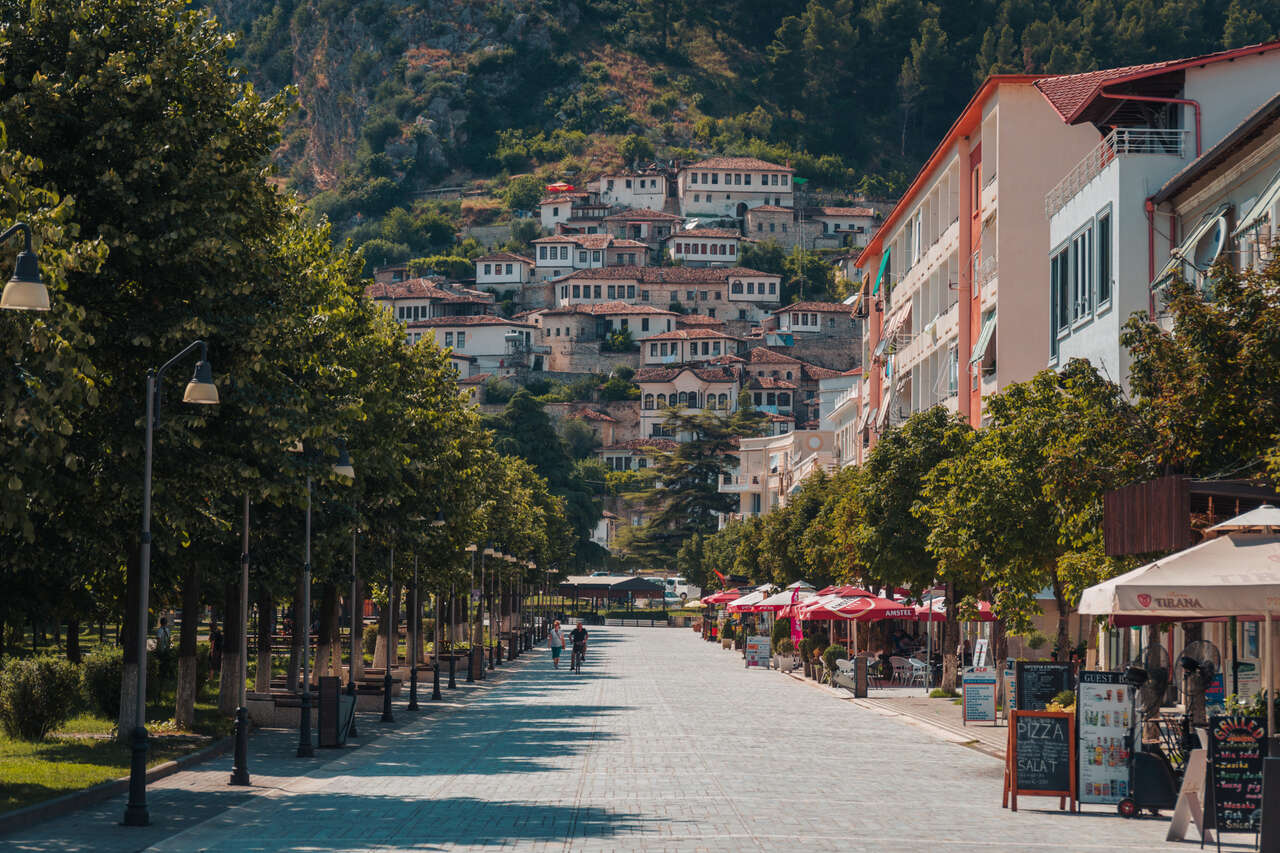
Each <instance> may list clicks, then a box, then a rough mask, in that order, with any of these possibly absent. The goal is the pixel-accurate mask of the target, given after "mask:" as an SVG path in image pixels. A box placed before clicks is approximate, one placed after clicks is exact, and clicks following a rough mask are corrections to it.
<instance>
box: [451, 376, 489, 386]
mask: <svg viewBox="0 0 1280 853" xmlns="http://www.w3.org/2000/svg"><path fill="white" fill-rule="evenodd" d="M492 378H493V374H492V373H477V374H475V375H473V376H468V377H467V378H466V379H459V380H458V384H459V385H483V384H484V383H485V382H487V381H489V380H490V379H492Z"/></svg>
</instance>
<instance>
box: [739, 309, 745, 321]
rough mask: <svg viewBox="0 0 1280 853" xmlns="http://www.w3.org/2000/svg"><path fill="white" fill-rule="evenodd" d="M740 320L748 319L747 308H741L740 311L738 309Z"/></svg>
mask: <svg viewBox="0 0 1280 853" xmlns="http://www.w3.org/2000/svg"><path fill="white" fill-rule="evenodd" d="M738 319H739V320H745V319H747V309H746V308H739V309H738Z"/></svg>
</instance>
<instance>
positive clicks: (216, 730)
mask: <svg viewBox="0 0 1280 853" xmlns="http://www.w3.org/2000/svg"><path fill="white" fill-rule="evenodd" d="M172 713H173V703H172V701H170V702H166V703H160V702H155V703H152V704H150V705H149V706H148V708H147V716H148V718H149V719H151V720H152V722H151V723H150V724H149V725H148V727H147V729H148V732H149V733H150V735H151V750H150V752H149V753H148V754H147V765H148V766H149V767H154V766H155V765H157V764H163V763H164V762H166V761H171V760H173V759H175V758H178V757H180V756H183V755H186V754H187V753H190V752H194V751H195V750H198V749H200V748H202V747H204V746H207V745H208V744H209V743H211V742H212V741H213V740H214V739H215V738H216V737H218V736H221V735H224V734H227V733H229V732H230V730H231V721H229V720H226V719H224V718H222V717H220V716H218V711H217V706H216V705H213V704H205V703H198V704H197V705H196V724H195V726H194V727H193V729H194V730H193V731H179V730H177V729H176V728H175V727H174V726H173V724H172V721H171V720H170V721H168V722H156V720H159V719H160V718H161V717H163V716H165V715H166V714H172ZM114 728H115V721H114V720H107V719H105V718H102V717H96V716H91V715H88V714H85V715H81V716H79V717H76V718H75V719H73V720H70V721H68V723H67V724H66V725H65V726H63V727H62V728H61V729H59V730H58V731H57V732H55V733H54V734H53V735H51V736H50V737H49V739H48V740H46V741H42V742H40V743H27V742H25V741H19V740H10V739H9V738H8V737H7V736H5V735H2V734H0V812H6V811H9V810H11V809H18V808H22V807H23V806H29V805H32V804H33V803H38V802H40V801H41V800H47V799H50V798H52V797H59V796H62V795H63V794H69V793H71V792H72V791H78V790H81V789H83V788H88V787H90V786H91V785H96V784H98V783H99V782H106V781H110V780H112V779H118V778H119V777H121V776H125V775H127V774H128V773H129V758H130V750H129V746H128V745H127V744H121V743H118V742H116V741H115V740H114V739H113V738H112V737H111V736H110V735H111V732H112V730H113V729H114Z"/></svg>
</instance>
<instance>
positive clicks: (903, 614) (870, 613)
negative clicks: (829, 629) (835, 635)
mask: <svg viewBox="0 0 1280 853" xmlns="http://www.w3.org/2000/svg"><path fill="white" fill-rule="evenodd" d="M837 611H838V612H839V613H841V614H842V618H845V619H852V620H853V621H855V622H875V621H878V620H880V619H915V618H916V609H915V608H914V607H912V606H911V605H909V604H902V603H901V602H898V601H894V600H892V599H889V598H880V597H879V596H875V595H867V596H860V597H858V598H852V599H850V600H849V602H848V603H847V604H844V605H841V606H839V607H838V608H837Z"/></svg>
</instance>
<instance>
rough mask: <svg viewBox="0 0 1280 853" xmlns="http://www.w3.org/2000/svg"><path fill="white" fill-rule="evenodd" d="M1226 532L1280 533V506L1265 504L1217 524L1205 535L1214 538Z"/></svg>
mask: <svg viewBox="0 0 1280 853" xmlns="http://www.w3.org/2000/svg"><path fill="white" fill-rule="evenodd" d="M1225 533H1270V534H1280V508H1276V507H1274V506H1272V505H1271V504H1263V505H1262V506H1260V507H1255V508H1254V509H1251V510H1249V511H1248V512H1243V513H1241V514H1240V515H1237V516H1236V517H1235V518H1229V519H1227V520H1226V521H1224V522H1222V523H1221V524H1215V525H1214V526H1213V527H1210V528H1209V529H1208V531H1206V533H1205V535H1206V536H1207V537H1209V538H1212V537H1214V536H1221V535H1223V534H1225Z"/></svg>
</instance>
